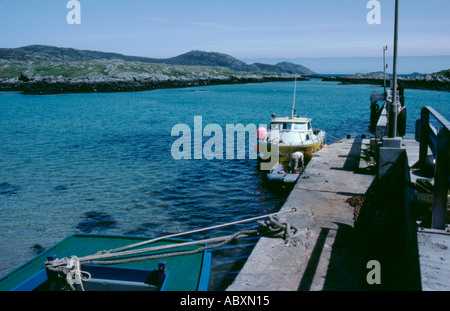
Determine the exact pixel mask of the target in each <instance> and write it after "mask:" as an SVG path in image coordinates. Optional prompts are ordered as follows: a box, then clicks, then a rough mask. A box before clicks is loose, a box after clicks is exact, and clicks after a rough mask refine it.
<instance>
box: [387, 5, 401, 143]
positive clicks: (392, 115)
mask: <svg viewBox="0 0 450 311" xmlns="http://www.w3.org/2000/svg"><path fill="white" fill-rule="evenodd" d="M398 1H399V0H395V28H394V63H393V75H394V83H393V84H394V85H393V87H392V103H391V104H390V109H389V128H388V137H389V138H393V137H396V136H397V113H398V100H397V45H398V44H397V43H398Z"/></svg>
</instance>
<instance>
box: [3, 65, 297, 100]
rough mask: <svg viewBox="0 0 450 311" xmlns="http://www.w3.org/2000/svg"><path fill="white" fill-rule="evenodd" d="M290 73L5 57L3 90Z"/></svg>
mask: <svg viewBox="0 0 450 311" xmlns="http://www.w3.org/2000/svg"><path fill="white" fill-rule="evenodd" d="M294 77H297V79H298V80H301V79H302V78H299V77H298V76H297V75H292V74H287V73H266V72H256V73H255V72H242V71H234V70H231V69H228V68H225V67H212V66H187V65H170V64H158V63H145V62H137V61H125V60H120V59H111V60H108V59H95V60H88V61H65V62H62V61H61V62H53V61H36V60H34V61H31V60H5V59H0V91H21V92H24V93H26V94H59V93H86V92H124V91H126V92H130V91H144V90H152V89H157V88H174V87H188V86H202V85H213V84H230V83H249V82H267V81H286V80H293V79H294Z"/></svg>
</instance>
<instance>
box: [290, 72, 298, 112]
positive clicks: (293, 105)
mask: <svg viewBox="0 0 450 311" xmlns="http://www.w3.org/2000/svg"><path fill="white" fill-rule="evenodd" d="M296 94H297V77H295V84H294V103H293V104H292V115H291V118H294V115H295V97H296Z"/></svg>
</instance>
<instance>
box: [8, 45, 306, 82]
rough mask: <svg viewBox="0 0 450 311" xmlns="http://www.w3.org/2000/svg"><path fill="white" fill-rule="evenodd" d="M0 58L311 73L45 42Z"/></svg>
mask: <svg viewBox="0 0 450 311" xmlns="http://www.w3.org/2000/svg"><path fill="white" fill-rule="evenodd" d="M0 59H3V60H23V61H39V62H74V61H91V60H113V59H119V60H123V61H129V62H143V63H153V64H170V65H188V66H212V67H225V68H228V69H231V70H234V71H245V72H276V73H290V74H300V75H310V74H314V72H313V71H312V70H310V69H308V68H306V67H304V66H301V65H296V64H293V63H288V62H283V63H279V64H277V65H265V64H252V65H248V64H246V63H244V62H243V61H240V60H238V59H236V58H234V57H232V56H230V55H227V54H222V53H216V52H203V51H190V52H188V53H185V54H182V55H179V56H175V57H172V58H166V59H158V58H147V57H138V56H128V55H122V54H118V53H105V52H98V51H88V50H77V49H72V48H59V47H53V46H46V45H29V46H25V47H21V48H14V49H0Z"/></svg>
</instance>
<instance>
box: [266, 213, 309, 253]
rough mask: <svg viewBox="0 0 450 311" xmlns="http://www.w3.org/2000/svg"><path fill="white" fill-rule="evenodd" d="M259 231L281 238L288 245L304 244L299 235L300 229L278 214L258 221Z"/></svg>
mask: <svg viewBox="0 0 450 311" xmlns="http://www.w3.org/2000/svg"><path fill="white" fill-rule="evenodd" d="M258 224H259V226H260V229H259V232H260V233H261V234H262V235H263V236H268V237H274V238H281V239H283V240H284V242H285V244H286V245H287V246H297V245H299V244H303V241H302V240H301V239H300V237H299V230H298V229H297V228H296V227H294V226H292V225H291V224H290V223H289V222H288V221H287V220H281V219H279V218H278V217H276V216H269V219H268V220H265V221H258Z"/></svg>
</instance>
